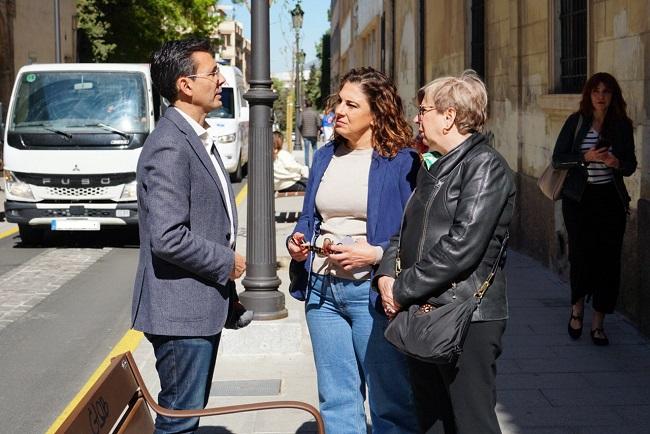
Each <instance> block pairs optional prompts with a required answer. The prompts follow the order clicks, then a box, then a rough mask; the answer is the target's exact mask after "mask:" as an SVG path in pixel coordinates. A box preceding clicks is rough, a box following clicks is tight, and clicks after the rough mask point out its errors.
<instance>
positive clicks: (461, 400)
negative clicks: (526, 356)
mask: <svg viewBox="0 0 650 434" xmlns="http://www.w3.org/2000/svg"><path fill="white" fill-rule="evenodd" d="M505 328H506V321H505V320H501V321H485V322H473V323H472V324H471V325H470V327H469V331H468V333H467V338H466V339H465V345H464V346H463V354H462V355H461V356H460V358H459V359H458V361H457V362H456V364H450V365H434V364H430V363H426V362H421V361H419V360H416V359H411V358H409V359H408V361H409V370H410V372H411V383H412V385H413V393H414V395H415V405H416V409H417V413H418V421H419V423H420V428H421V432H423V433H426V434H433V433H445V434H450V433H453V434H456V433H458V434H476V433H481V434H490V433H500V432H501V428H500V427H499V422H498V420H497V415H496V411H495V409H494V407H495V405H496V402H497V397H496V375H497V367H496V360H497V358H498V357H499V355H500V354H501V348H502V346H501V337H502V336H503V332H504V331H505Z"/></svg>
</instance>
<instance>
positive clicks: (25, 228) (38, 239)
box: [18, 225, 45, 246]
mask: <svg viewBox="0 0 650 434" xmlns="http://www.w3.org/2000/svg"><path fill="white" fill-rule="evenodd" d="M18 232H20V239H21V240H22V242H23V244H25V245H30V246H33V245H38V244H41V243H42V242H43V237H44V236H45V229H42V228H38V227H34V226H30V225H18Z"/></svg>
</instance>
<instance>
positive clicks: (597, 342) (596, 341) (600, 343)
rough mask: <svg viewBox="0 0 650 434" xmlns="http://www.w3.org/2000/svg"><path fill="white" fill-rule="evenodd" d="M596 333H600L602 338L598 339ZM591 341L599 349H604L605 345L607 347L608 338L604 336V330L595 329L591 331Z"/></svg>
mask: <svg viewBox="0 0 650 434" xmlns="http://www.w3.org/2000/svg"><path fill="white" fill-rule="evenodd" d="M596 333H600V334H601V335H603V337H602V338H601V337H598V336H596ZM591 341H592V342H593V343H594V345H598V346H600V347H604V346H606V345H609V338H607V335H606V334H605V330H603V329H602V327H601V328H595V329H593V330H592V331H591Z"/></svg>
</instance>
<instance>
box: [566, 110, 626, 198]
mask: <svg viewBox="0 0 650 434" xmlns="http://www.w3.org/2000/svg"><path fill="white" fill-rule="evenodd" d="M579 118H580V114H579V113H573V114H572V115H571V116H569V117H568V118H567V120H566V122H564V126H563V127H562V129H561V130H560V134H559V135H558V137H557V142H556V143H555V148H554V150H553V167H555V168H556V169H569V173H568V174H567V177H566V179H565V180H564V186H563V187H562V198H568V199H573V200H575V201H578V202H580V199H581V198H582V193H583V192H584V191H585V187H586V186H587V165H586V162H585V160H584V157H583V153H582V151H581V150H580V147H581V145H582V141H583V140H584V138H585V136H586V135H587V132H588V131H589V129H590V128H591V123H592V122H593V118H583V120H582V126H581V127H580V130H579V131H576V127H577V126H578V120H579ZM609 135H610V137H608V139H609V140H610V142H611V145H612V153H613V154H614V155H615V156H616V158H618V161H619V166H620V167H619V168H618V169H612V172H613V173H614V185H615V186H616V191H617V192H618V195H619V197H620V198H621V204H622V205H623V207H625V208H626V209H627V208H628V206H629V203H630V195H629V194H628V192H627V188H625V183H624V182H623V177H624V176H630V175H632V174H633V173H634V171H635V170H636V166H637V161H636V156H635V155H634V136H633V131H632V125H631V124H630V123H629V122H617V123H615V124H614V125H612V127H611V128H610V133H609Z"/></svg>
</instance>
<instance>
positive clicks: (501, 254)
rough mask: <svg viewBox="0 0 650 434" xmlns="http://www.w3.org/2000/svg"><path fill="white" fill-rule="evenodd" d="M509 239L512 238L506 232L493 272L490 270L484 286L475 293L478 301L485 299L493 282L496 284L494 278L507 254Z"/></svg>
mask: <svg viewBox="0 0 650 434" xmlns="http://www.w3.org/2000/svg"><path fill="white" fill-rule="evenodd" d="M508 238H510V234H509V233H508V232H506V235H505V237H503V241H502V242H501V249H500V250H499V255H498V256H497V259H496V261H494V264H493V265H492V270H490V274H488V276H487V278H486V279H485V280H484V281H483V284H482V285H481V286H480V287H479V289H477V290H476V292H475V293H474V297H476V298H477V299H478V300H481V299H482V298H483V296H484V295H485V291H487V290H488V288H489V287H490V286H491V285H492V282H494V276H496V274H497V271H498V270H499V264H501V261H502V260H503V257H504V255H505V254H506V247H507V246H508Z"/></svg>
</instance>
